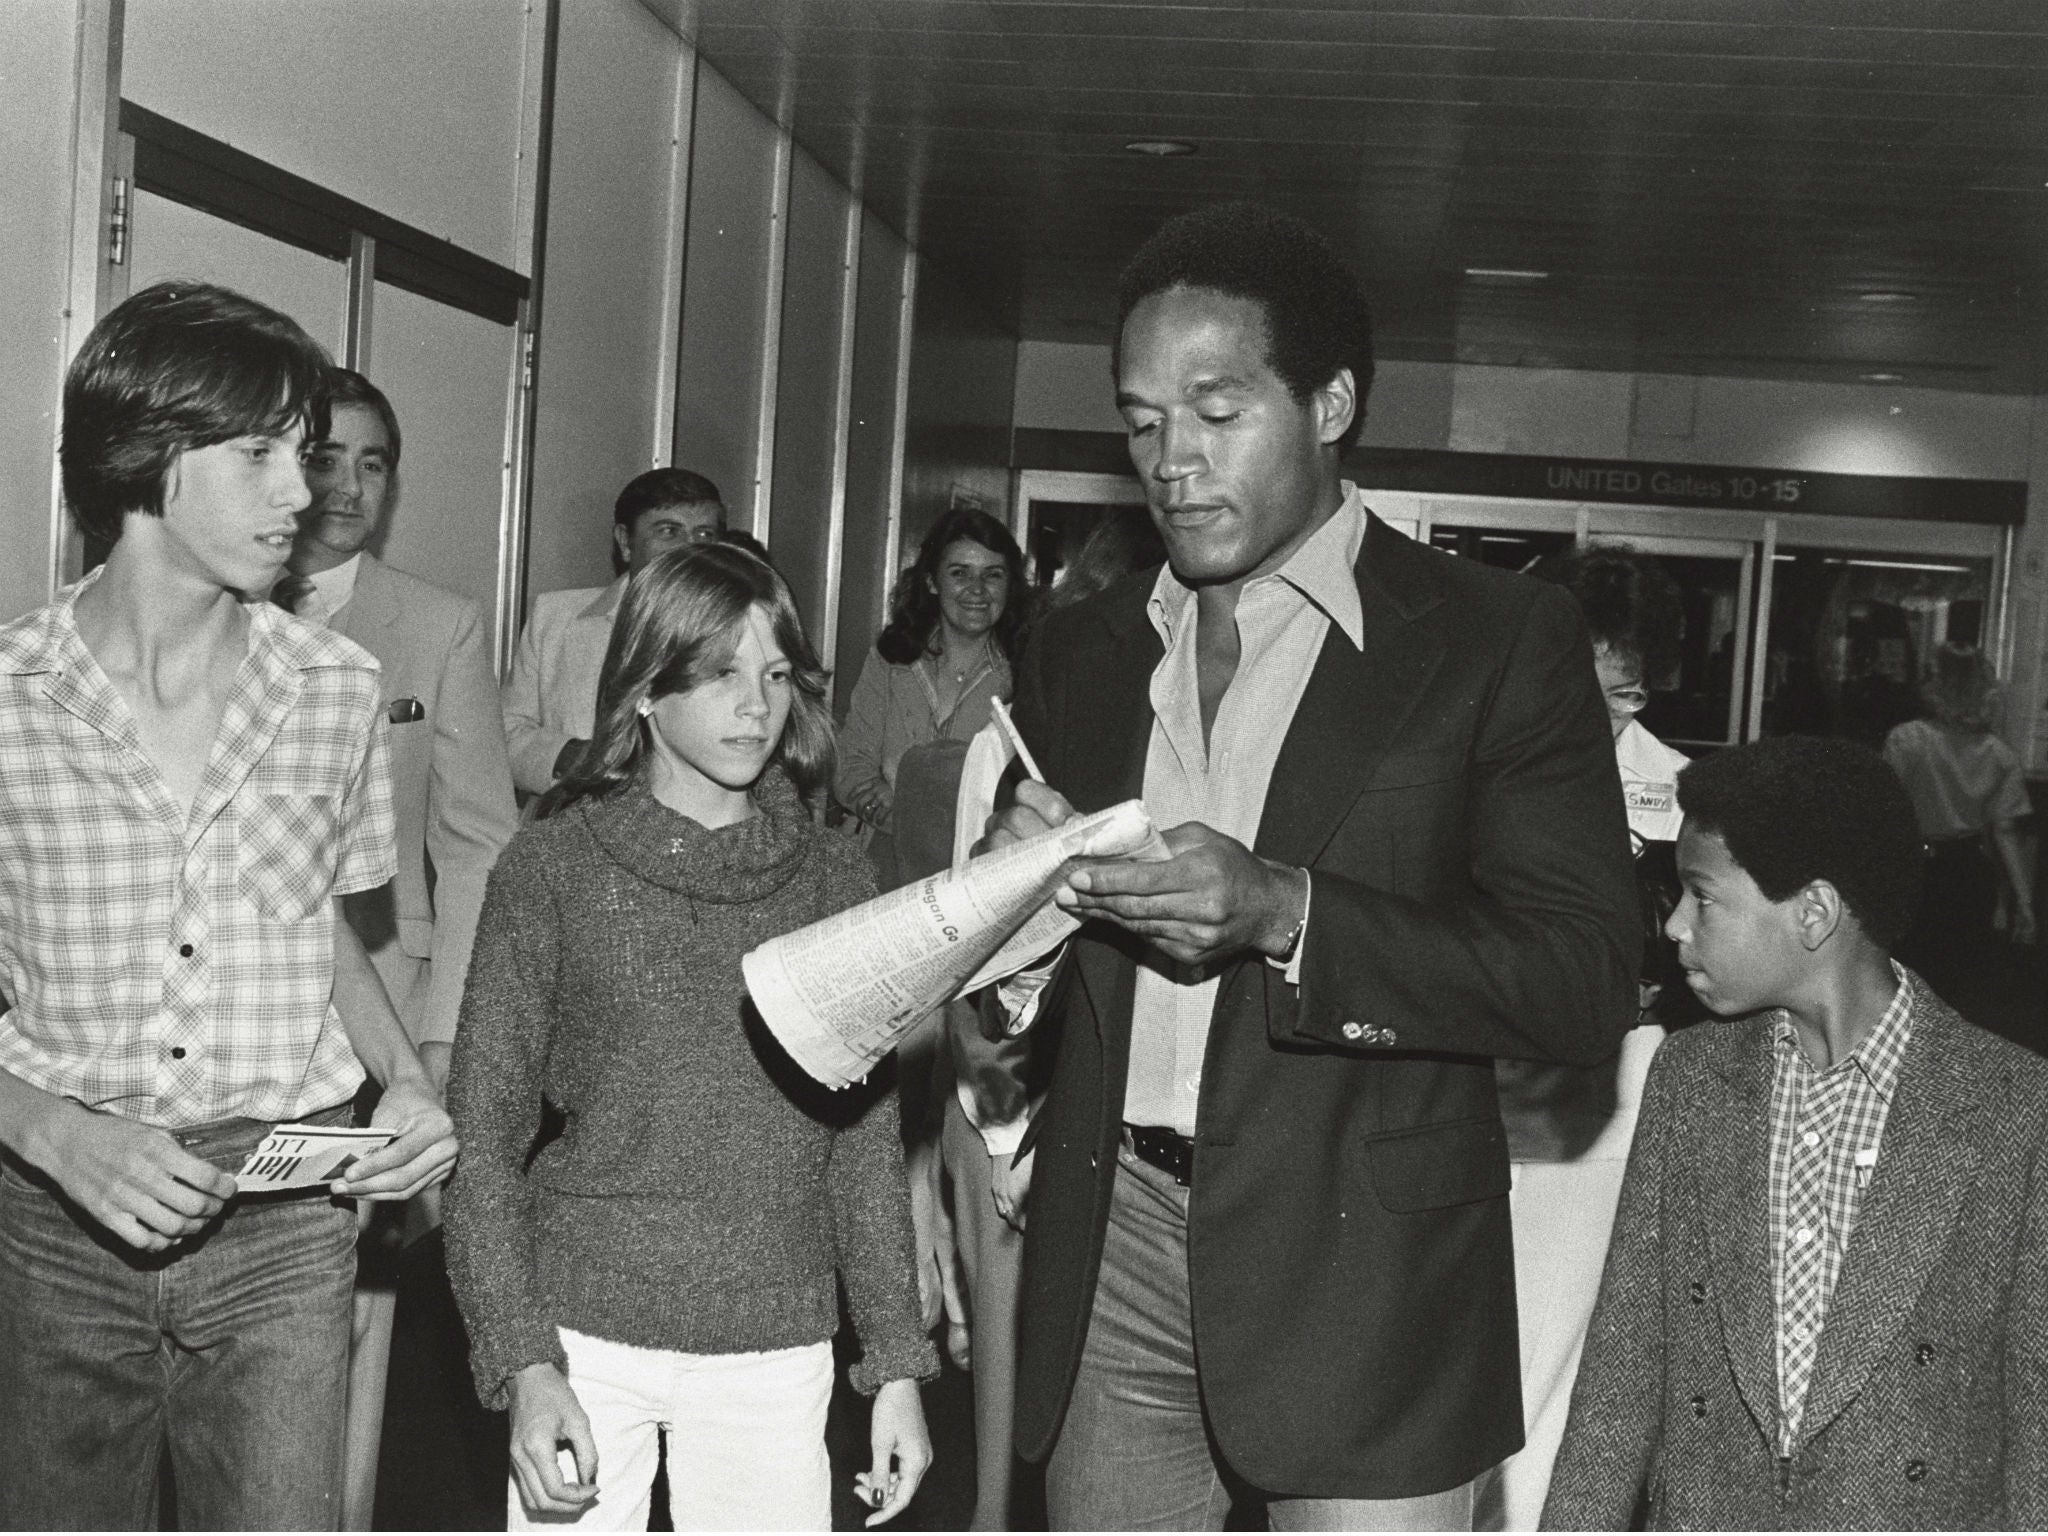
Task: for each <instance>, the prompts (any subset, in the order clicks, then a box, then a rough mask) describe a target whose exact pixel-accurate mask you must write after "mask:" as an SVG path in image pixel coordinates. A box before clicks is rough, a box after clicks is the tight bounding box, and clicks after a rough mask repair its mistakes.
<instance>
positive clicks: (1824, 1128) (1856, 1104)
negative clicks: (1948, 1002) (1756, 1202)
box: [1770, 963, 1913, 1456]
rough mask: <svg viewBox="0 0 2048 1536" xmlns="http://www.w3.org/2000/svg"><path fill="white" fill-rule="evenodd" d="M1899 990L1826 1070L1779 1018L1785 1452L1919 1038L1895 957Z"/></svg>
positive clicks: (1777, 1170) (1774, 1130)
mask: <svg viewBox="0 0 2048 1536" xmlns="http://www.w3.org/2000/svg"><path fill="white" fill-rule="evenodd" d="M1892 971H1893V973H1894V974H1895V975H1896V976H1897V977H1898V978H1899V990H1898V992H1897V993H1896V994H1895V995H1894V996H1893V998H1892V1001H1891V1005H1890V1006H1889V1007H1888V1008H1886V1009H1885V1011H1884V1017H1883V1018H1882V1019H1880V1020H1878V1024H1877V1027H1876V1028H1875V1029H1873V1030H1872V1031H1871V1032H1870V1033H1869V1034H1868V1035H1866V1036H1865V1037H1864V1039H1863V1042H1862V1044H1860V1045H1858V1046H1857V1047H1856V1049H1855V1050H1854V1051H1852V1052H1851V1053H1850V1054H1849V1055H1848V1056H1846V1057H1844V1058H1843V1059H1842V1060H1840V1061H1838V1062H1836V1063H1835V1064H1834V1065H1833V1066H1831V1067H1829V1068H1828V1069H1827V1070H1826V1071H1825V1072H1822V1071H1819V1070H1817V1069H1816V1068H1815V1067H1814V1065H1813V1063H1812V1062H1810V1061H1808V1060H1807V1059H1806V1053H1805V1052H1804V1051H1802V1050H1801V1049H1800V1048H1799V1038H1798V1035H1797V1033H1796V1032H1795V1030H1794V1028H1793V1025H1792V1018H1791V1015H1789V1014H1787V1013H1785V1012H1784V1011H1783V1010H1782V1009H1781V1010H1779V1011H1778V1012H1777V1014H1776V1015H1775V1017H1774V1018H1773V1020H1772V1033H1773V1042H1774V1043H1773V1054H1774V1067H1773V1072H1772V1077H1771V1183H1770V1198H1771V1253H1772V1255H1773V1262H1772V1266H1771V1267H1772V1283H1773V1293H1774V1297H1775V1300H1776V1302H1777V1317H1778V1402H1779V1414H1778V1454H1779V1455H1781V1456H1789V1455H1791V1454H1792V1451H1793V1448H1794V1446H1795V1445H1796V1444H1797V1440H1798V1434H1799V1421H1800V1417H1801V1414H1802V1412H1803V1411H1804V1409H1805V1406H1806V1389H1807V1386H1808V1384H1809V1382H1810V1381H1811V1380H1812V1378H1813V1363H1814V1360H1815V1359H1816V1358H1817V1357H1818V1355H1819V1353H1820V1335H1821V1326H1822V1324H1823V1323H1824V1322H1825V1321H1826V1320H1827V1310H1828V1301H1829V1299H1830V1298H1831V1297H1832V1296H1833V1295H1834V1291H1835V1280H1836V1277H1837V1276H1839V1275H1840V1274H1841V1272H1842V1255H1843V1254H1845V1253H1846V1252H1848V1249H1849V1237H1850V1234H1851V1233H1852V1232H1854V1231H1855V1228H1856V1216H1857V1213H1858V1212H1859V1211H1860V1210H1861V1209H1862V1207H1863V1192H1864V1190H1865V1189H1867V1188H1868V1187H1869V1185H1870V1179H1871V1175H1872V1174H1874V1173H1875V1172H1876V1171H1877V1152H1878V1144H1879V1143H1880V1142H1881V1141H1882V1140H1883V1139H1884V1123H1885V1119H1886V1117H1887V1116H1888V1115H1889V1114H1890V1113H1891V1104H1892V1097H1893V1095H1894V1094H1895V1093H1896V1092H1897V1090H1898V1083H1899V1064H1900V1063H1901V1062H1902V1061H1904V1060H1905V1056H1906V1042H1907V1041H1908V1040H1909V1039H1910V1038H1911V1036H1912V1023H1911V1020H1912V1014H1913V982H1912V979H1911V978H1910V977H1909V976H1908V975H1907V974H1906V973H1905V971H1903V970H1901V969H1900V968H1899V966H1898V965H1897V964H1896V963H1894V964H1893V966H1892Z"/></svg>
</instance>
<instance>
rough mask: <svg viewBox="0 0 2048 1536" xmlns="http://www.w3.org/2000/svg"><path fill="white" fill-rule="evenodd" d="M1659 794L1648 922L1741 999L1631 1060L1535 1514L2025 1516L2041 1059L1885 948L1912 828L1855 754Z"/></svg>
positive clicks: (1782, 760) (1950, 1525)
mask: <svg viewBox="0 0 2048 1536" xmlns="http://www.w3.org/2000/svg"><path fill="white" fill-rule="evenodd" d="M1678 797H1679V802H1680V805H1681V808H1682V809H1683V810H1684V811H1685V813H1686V821H1685V828H1684V831H1683V833H1682V834H1681V837H1680V841H1679V854H1678V858H1679V869H1680V873H1681V875H1682V876H1683V877H1684V880H1685V895H1684V897H1683V899H1682V900H1681V902H1680V904H1679V906H1678V909H1677V911H1676V912H1674V913H1673V915H1672V918H1671V922H1670V925H1669V930H1668V931H1669V932H1670V934H1671V936H1672V937H1673V939H1675V940H1676V941H1677V943H1678V945H1679V955H1680V959H1681V961H1682V962H1683V963H1684V964H1685V965H1686V967H1687V971H1688V975H1689V978H1690V980H1691V982H1692V985H1693V989H1694V990H1695V991H1696V992H1697V993H1698V994H1699V995H1700V998H1701V1000H1702V1001H1703V1002H1705V1003H1706V1004H1707V1005H1708V1006H1709V1007H1711V1008H1713V1009H1714V1011H1715V1012H1717V1013H1721V1014H1728V1015H1736V1016H1737V1017H1734V1018H1731V1019H1730V1020H1729V1021H1727V1022H1711V1023H1707V1024H1702V1025H1699V1026H1696V1027H1695V1028H1692V1029H1688V1030H1684V1031H1682V1032H1680V1033H1679V1034H1676V1035H1674V1036H1672V1038H1671V1039H1670V1040H1669V1041H1667V1042H1666V1043H1665V1045H1664V1046H1663V1048H1662V1050H1661V1051H1660V1052H1659V1053H1658V1056H1657V1059H1656V1061H1655V1063H1654V1064H1653V1065H1652V1067H1651V1069H1650V1078H1649V1082H1648V1084H1647V1086H1646V1087H1645V1089H1644V1093H1643V1104H1642V1112H1641V1117H1640V1119H1639V1120H1638V1122H1637V1126H1638V1129H1637V1133H1636V1141H1635V1149H1634V1152H1633V1154H1632V1156H1631V1158H1630V1161H1629V1169H1628V1175H1627V1178H1626V1179H1625V1181H1624V1183H1623V1185H1622V1191H1621V1207H1620V1211H1619V1213H1618V1214H1617V1216H1616V1218H1615V1227H1614V1239H1613V1242H1612V1244H1611V1245H1610V1247H1609V1249H1608V1257H1607V1269H1606V1273H1605V1275H1604V1276H1603V1278H1602V1281H1601V1289H1600V1301H1599V1304H1598V1306H1597V1307H1596V1308H1595V1310H1594V1313H1593V1321H1592V1325H1591V1327H1590V1329H1589V1330H1588V1333H1587V1337H1586V1349H1585V1356H1584V1359H1583V1362H1582V1363H1581V1365H1580V1367H1579V1377H1578V1383H1577V1386H1576V1387H1575V1389H1574V1391H1573V1394H1572V1405H1571V1415H1570V1418H1569V1420H1568V1421H1567V1423H1566V1426H1565V1434H1564V1443H1563V1445H1562V1447H1561V1448H1560V1450H1559V1453H1558V1460H1557V1468H1556V1471H1555V1473H1554V1474H1553V1475H1552V1478H1551V1483H1550V1494H1549V1498H1548V1501H1547V1502H1546V1503H1545V1505H1544V1508H1543V1525H1544V1526H1545V1528H1546V1529H1571V1530H1614V1529H1617V1528H1626V1527H1628V1526H1629V1525H1630V1524H1631V1523H1632V1521H1634V1520H1635V1519H1636V1518H1637V1517H1638V1516H1639V1515H1644V1516H1646V1517H1647V1520H1648V1523H1649V1525H1650V1527H1651V1528H1653V1529H1706V1530H1802V1529H1804V1530H1812V1529H1820V1530H1872V1529H1876V1530H1907V1531H1926V1530H2040V1529H2042V1527H2043V1526H2044V1525H2048V1062H2044V1061H2042V1060H2041V1058H2039V1057H2038V1056H2036V1055H2034V1054H2033V1053H2032V1052H2030V1051H2026V1050H2022V1049H2021V1048H2020V1047H2018V1046H2016V1045H2012V1044H2009V1043H2008V1042H2006V1041H2003V1040H2001V1039H1999V1038H1998V1037H1997V1036H1995V1035H1992V1034H1990V1033H1988V1032H1986V1031H1984V1030H1981V1029H1979V1028H1977V1027H1976V1026H1975V1025H1973V1024H1969V1023H1967V1022H1965V1021H1964V1020H1963V1019H1962V1018H1961V1017H1960V1016H1958V1015H1957V1014H1956V1013H1955V1012H1954V1010H1952V1009H1951V1008H1949V1007H1948V1006H1947V1004H1945V1003H1943V1002H1942V1001H1941V999H1940V998H1939V997H1937V996H1935V994H1934V993H1933V992H1932V991H1930V990H1929V989H1928V987H1927V984H1926V983H1925V982H1924V981H1922V980H1921V979H1920V978H1919V977H1917V976H1915V975H1914V974H1913V973H1912V972H1910V971H1908V970H1906V969H1905V968H1904V967H1901V966H1897V965H1894V964H1893V963H1892V962H1891V960H1890V958H1889V954H1888V949H1889V946H1890V944H1891V943H1892V942H1893V941H1894V940H1895V939H1896V938H1897V936H1898V935H1899V934H1900V933H1901V932H1903V931H1904V930H1905V927H1906V925H1907V922H1908V921H1909V919H1910V917H1911V914H1912V908H1913V904H1914V895H1915V892H1916V889H1917V887H1918V885H1919V881H1920V863H1921V850H1920V844H1919V833H1918V831H1917V828H1916V823H1915V821H1914V817H1913V807H1912V804H1911V802H1910V801H1909V800H1908V799H1907V797H1906V793H1905V790H1904V788H1903V787H1902V786H1901V785H1900V784H1899V783H1898V781H1897V779H1896V778H1895V777H1894V776H1893V774H1892V772H1891V770H1890V769H1889V768H1888V767H1886V766H1885V764H1884V762H1883V761H1882V760H1881V759H1880V758H1878V757H1877V755H1876V754H1875V753H1873V752H1870V751H1869V750H1868V749H1866V748H1863V747H1860V746H1856V745H1854V744H1852V743H1849V742H1842V741H1820V740H1814V739H1811V738H1799V737H1782V738H1778V739H1774V740H1766V741H1761V742H1756V743H1752V744H1751V745H1749V746H1746V747H1740V748H1735V749H1732V750H1731V751H1728V752H1723V753H1720V754H1718V755H1716V756H1715V757H1712V758H1708V759H1706V760H1705V761H1703V762H1699V763H1695V764H1694V765H1692V766H1691V767H1690V768H1688V769H1686V770H1685V771H1684V773H1682V774H1681V775H1680V776H1679V780H1678ZM1802 1084H1810V1087H1807V1088H1806V1089H1805V1091H1804V1092H1803V1093H1802V1092H1801V1091H1800V1089H1801V1085H1802ZM1802 1154H1810V1158H1809V1159H1807V1160H1805V1161H1802ZM1802 1176H1803V1178H1804V1180H1805V1181H1807V1183H1806V1189H1805V1191H1804V1198H1802V1193H1803V1192H1802V1187H1801V1186H1802ZM1830 1184H1832V1186H1833V1187H1832V1188H1830ZM1808 1212H1811V1213H1812V1214H1808ZM1808 1265H1810V1266H1811V1267H1810V1268H1808V1267H1802V1266H1808Z"/></svg>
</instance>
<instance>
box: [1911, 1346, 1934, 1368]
mask: <svg viewBox="0 0 2048 1536" xmlns="http://www.w3.org/2000/svg"><path fill="white" fill-rule="evenodd" d="M1913 1358H1914V1359H1915V1360H1918V1361H1919V1362H1920V1363H1921V1364H1922V1365H1932V1364H1933V1363H1934V1346H1933V1345H1932V1344H1922V1345H1921V1346H1920V1347H1919V1348H1918V1349H1916V1350H1914V1351H1913Z"/></svg>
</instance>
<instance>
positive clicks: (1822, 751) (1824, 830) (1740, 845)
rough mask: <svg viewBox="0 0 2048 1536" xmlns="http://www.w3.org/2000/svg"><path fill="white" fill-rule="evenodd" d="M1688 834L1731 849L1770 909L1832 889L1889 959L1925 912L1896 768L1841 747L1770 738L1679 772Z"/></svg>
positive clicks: (1911, 824)
mask: <svg viewBox="0 0 2048 1536" xmlns="http://www.w3.org/2000/svg"><path fill="white" fill-rule="evenodd" d="M1678 806H1679V809H1680V810H1682V811H1684V812H1685V821H1686V825H1687V826H1688V827H1696V828H1698V829H1699V830H1700V831H1703V832H1712V833H1715V834H1716V835H1718V836H1719V837H1720V839H1721V840H1722V842H1724V843H1726V844H1727V845H1728V854H1729V857H1730V858H1732V859H1734V860H1735V862H1736V863H1737V864H1740V865H1741V866H1742V867H1743V869H1744V870H1746V871H1747V872H1748V874H1749V877H1750V879H1752V880H1754V881H1755V882H1756V884H1757V889H1758V890H1760V891H1762V892H1763V893H1764V895H1765V897H1767V898H1768V899H1769V900H1771V901H1783V900H1785V899H1786V898H1787V897H1788V896H1791V895H1792V894H1793V893H1794V892H1796V891H1798V890H1800V889H1801V888H1802V887H1804V886H1805V885H1806V884H1807V883H1808V882H1810V881H1813V880H1826V881H1827V882H1829V883H1830V884H1831V885H1833V886H1834V888H1835V889H1836V890H1837V891H1839V892H1841V894H1842V900H1843V902H1844V903H1846V904H1847V906H1848V908H1849V910H1850V911H1852V912H1854V913H1855V914H1856V920H1857V922H1858V923H1860V924H1861V925H1862V927H1863V931H1864V933H1865V934H1867V935H1868V936H1869V937H1870V939H1871V942H1873V943H1875V944H1878V945H1880V946H1882V947H1883V948H1885V949H1890V948H1891V947H1892V946H1893V945H1894V944H1896V943H1897V942H1898V940H1899V937H1900V936H1901V935H1902V934H1904V933H1905V931H1906V930H1907V928H1909V927H1910V926H1911V925H1912V922H1913V916H1914V910H1915V908H1917V907H1918V906H1919V904H1920V864H1921V850H1920V833H1919V830H1918V823H1917V822H1916V821H1915V820H1914V817H1913V802H1912V801H1911V800H1910V799H1909V798H1907V795H1906V787H1905V785H1903V784H1901V783H1900V782H1899V776H1898V775H1897V774H1896V773H1894V772H1893V771H1892V769H1891V765H1890V764H1889V763H1887V762H1886V761H1885V760H1884V759H1883V758H1882V757H1879V756H1878V755H1877V754H1876V753H1875V752H1873V751H1871V750H1870V749H1869V748H1868V747H1865V746H1859V745H1858V744H1857V743H1855V742H1853V741H1844V740H1842V739H1840V738H1838V737H1824V736H1773V737H1767V738H1766V739H1764V740H1762V741H1753V742H1751V743H1750V744H1749V745H1747V746H1743V747H1730V748H1728V749H1727V750H1726V751H1723V752H1717V753H1715V754H1714V755H1713V756H1712V757H1705V758H1701V759H1700V760H1699V761H1698V762H1696V763H1692V764H1690V765H1689V766H1687V767H1685V768H1683V769H1681V770H1680V771H1679V774H1678Z"/></svg>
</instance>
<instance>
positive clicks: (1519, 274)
mask: <svg viewBox="0 0 2048 1536" xmlns="http://www.w3.org/2000/svg"><path fill="white" fill-rule="evenodd" d="M1465 275H1466V276H1467V277H1476V278H1478V279H1479V280H1480V281H1481V282H1486V283H1540V282H1544V281H1547V280H1548V278H1549V277H1550V274H1549V273H1548V272H1538V271H1537V270H1536V269H1535V268H1533V267H1467V268H1466V269H1465Z"/></svg>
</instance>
